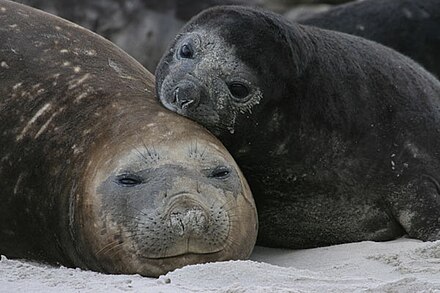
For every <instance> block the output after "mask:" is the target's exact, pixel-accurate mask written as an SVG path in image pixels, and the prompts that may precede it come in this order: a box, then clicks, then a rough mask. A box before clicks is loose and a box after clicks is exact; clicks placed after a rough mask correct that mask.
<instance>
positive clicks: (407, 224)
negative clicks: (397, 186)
mask: <svg viewBox="0 0 440 293" xmlns="http://www.w3.org/2000/svg"><path fill="white" fill-rule="evenodd" d="M390 205H391V210H392V211H393V214H394V215H395V217H396V220H397V221H398V222H399V223H400V224H401V225H402V227H403V228H404V229H405V231H406V232H407V234H408V236H409V237H411V238H416V239H420V240H423V241H433V240H439V239H440V184H439V181H438V180H437V179H436V178H434V177H432V176H430V175H421V176H420V177H419V178H418V179H416V180H413V181H411V182H410V183H409V184H407V185H406V186H405V187H404V188H402V189H401V190H399V191H396V192H394V193H393V194H392V195H391V199H390Z"/></svg>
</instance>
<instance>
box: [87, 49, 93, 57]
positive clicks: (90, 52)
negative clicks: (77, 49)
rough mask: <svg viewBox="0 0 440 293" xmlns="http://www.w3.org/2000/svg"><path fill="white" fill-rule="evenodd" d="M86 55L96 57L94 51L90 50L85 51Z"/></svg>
mask: <svg viewBox="0 0 440 293" xmlns="http://www.w3.org/2000/svg"><path fill="white" fill-rule="evenodd" d="M85 52H86V55H88V56H96V51H95V50H93V49H91V50H85Z"/></svg>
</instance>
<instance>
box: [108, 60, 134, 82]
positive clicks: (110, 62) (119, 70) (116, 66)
mask: <svg viewBox="0 0 440 293" xmlns="http://www.w3.org/2000/svg"><path fill="white" fill-rule="evenodd" d="M108 65H109V66H110V67H111V68H112V69H113V70H114V71H116V73H117V74H118V75H119V77H121V78H124V79H133V77H131V76H129V75H127V74H125V73H124V71H123V70H122V68H121V67H119V64H118V63H116V62H115V61H113V60H112V59H108Z"/></svg>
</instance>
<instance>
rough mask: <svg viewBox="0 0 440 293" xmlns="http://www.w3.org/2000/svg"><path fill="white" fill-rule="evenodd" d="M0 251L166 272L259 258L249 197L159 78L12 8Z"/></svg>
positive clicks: (6, 39) (0, 70) (93, 40)
mask: <svg viewBox="0 0 440 293" xmlns="http://www.w3.org/2000/svg"><path fill="white" fill-rule="evenodd" d="M0 26H1V27H2V29H1V30H0V39H2V40H3V42H2V43H1V44H0V51H1V52H2V53H1V54H0V55H1V57H0V85H1V86H0V110H1V111H0V134H1V135H0V146H1V147H0V199H1V202H2V204H1V205H0V251H1V253H2V254H4V255H6V256H8V257H19V258H24V257H28V258H34V259H40V260H44V261H49V262H53V263H61V264H63V265H66V266H79V267H82V268H86V269H93V270H97V271H103V272H107V273H138V274H141V275H146V276H158V275H160V274H164V273H166V272H168V271H170V270H173V269H176V268H179V267H182V266H184V265H187V264H195V263H204V262H209V261H220V260H230V259H243V258H246V257H248V256H249V255H250V253H251V251H252V248H253V245H254V243H255V239H256V232H257V221H256V210H255V205H254V202H253V199H252V196H251V193H250V190H249V187H248V185H247V183H246V180H245V179H244V177H243V175H242V174H241V172H240V170H239V169H238V167H237V165H236V164H235V162H234V160H233V159H232V157H231V156H230V155H229V153H228V152H227V150H226V149H225V148H224V147H223V146H222V144H221V143H220V142H219V141H218V140H217V139H216V138H215V137H214V136H212V135H211V134H210V133H208V132H207V131H206V130H204V129H203V128H202V127H201V126H199V125H197V124H195V123H193V122H191V121H189V120H187V119H185V118H183V117H179V116H178V115H175V114H174V113H171V112H169V111H167V110H166V109H164V108H163V107H162V106H160V105H159V103H158V102H157V101H156V99H155V97H154V94H153V92H154V87H153V80H154V78H153V76H152V75H151V74H150V73H149V72H147V71H146V70H145V69H144V68H143V67H142V66H141V65H140V64H139V63H137V62H136V61H134V60H133V59H132V58H131V57H129V56H128V55H127V54H125V53H124V52H122V51H121V50H120V49H119V48H117V47H116V46H114V45H113V44H111V43H110V42H108V41H106V40H104V39H103V38H101V37H98V36H97V35H95V34H93V33H91V32H89V31H87V30H85V29H83V28H81V27H79V26H77V25H75V24H72V23H69V22H67V21H64V20H61V19H59V18H57V17H54V16H51V15H49V14H46V13H43V12H40V11H37V10H34V9H31V8H29V7H26V6H23V5H19V4H15V3H13V2H8V1H0Z"/></svg>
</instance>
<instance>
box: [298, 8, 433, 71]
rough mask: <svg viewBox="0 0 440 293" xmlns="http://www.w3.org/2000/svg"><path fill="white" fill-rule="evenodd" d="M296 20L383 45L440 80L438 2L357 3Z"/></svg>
mask: <svg viewBox="0 0 440 293" xmlns="http://www.w3.org/2000/svg"><path fill="white" fill-rule="evenodd" d="M295 21H298V22H299V23H301V24H306V25H313V26H316V27H320V28H324V29H329V30H335V31H339V32H344V33H348V34H351V35H356V36H360V37H363V38H366V39H369V40H372V41H375V42H378V43H381V44H383V45H385V46H387V47H390V48H393V49H394V50H396V51H398V52H400V53H402V54H404V55H406V56H408V57H410V58H412V59H414V60H415V61H417V62H419V63H420V64H421V65H423V67H425V68H426V69H427V70H428V71H430V72H431V73H433V74H435V75H436V76H437V78H438V77H440V54H439V53H438V52H440V3H439V2H438V1H437V0H424V1H417V0H388V1H380V0H367V1H355V2H351V3H347V4H341V5H338V6H335V7H333V8H331V9H330V10H328V11H325V12H321V13H316V14H312V15H310V16H307V17H304V18H298V19H296V20H295Z"/></svg>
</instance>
